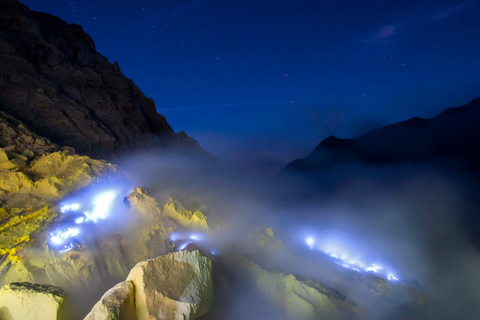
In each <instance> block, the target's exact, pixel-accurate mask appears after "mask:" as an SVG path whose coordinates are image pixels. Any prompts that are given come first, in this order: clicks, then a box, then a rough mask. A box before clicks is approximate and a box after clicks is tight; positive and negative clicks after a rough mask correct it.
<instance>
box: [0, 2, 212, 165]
mask: <svg viewBox="0 0 480 320" xmlns="http://www.w3.org/2000/svg"><path fill="white" fill-rule="evenodd" d="M0 110H2V111H4V112H5V113H7V114H8V115H10V116H13V117H15V118H16V119H18V120H20V121H22V122H23V123H24V124H26V125H27V126H28V127H29V128H31V129H32V130H33V131H34V132H35V133H37V134H39V135H41V136H44V137H46V138H48V139H50V140H51V141H53V142H55V143H56V144H58V145H61V146H70V147H73V148H75V149H76V150H77V151H78V152H79V153H81V154H86V155H89V156H91V157H96V158H109V159H113V158H115V157H117V156H119V155H121V154H123V153H125V152H126V151H131V150H143V149H159V148H160V149H165V148H167V149H182V150H183V149H186V150H189V151H190V152H192V153H194V154H199V155H203V156H208V157H211V156H210V155H209V154H208V153H207V152H206V151H204V150H203V149H202V148H201V147H200V146H199V144H198V142H197V141H196V140H194V139H192V138H190V137H188V136H187V135H186V134H185V133H183V132H180V133H178V134H176V133H175V132H174V131H173V130H172V128H171V127H170V125H169V124H168V123H167V121H166V119H165V117H164V116H162V115H160V114H158V113H157V112H156V109H155V104H154V102H153V100H152V99H149V98H147V97H145V95H144V94H143V93H142V92H141V91H140V90H139V89H138V87H137V86H136V85H135V84H134V83H133V81H132V80H130V79H128V78H126V77H125V76H124V75H123V74H122V72H121V71H120V68H119V65H118V63H116V62H115V63H113V64H111V63H110V62H109V61H108V60H107V58H105V57H103V56H102V55H101V54H100V53H98V52H97V51H96V49H95V44H94V42H93V40H92V38H91V37H90V36H89V35H87V34H86V33H85V32H84V31H83V30H82V27H81V26H79V25H76V24H67V23H66V22H65V21H63V20H61V19H59V18H57V17H54V16H52V15H49V14H46V13H40V12H34V11H30V10H29V9H28V8H27V7H26V6H24V5H22V4H21V3H19V2H17V1H11V0H0ZM8 134H9V135H11V136H15V137H16V136H21V134H20V133H19V132H17V130H8ZM24 141H25V143H30V144H32V143H33V144H35V145H38V146H41V145H42V144H45V145H48V144H49V143H48V141H46V140H40V141H36V140H32V139H28V138H27V139H24Z"/></svg>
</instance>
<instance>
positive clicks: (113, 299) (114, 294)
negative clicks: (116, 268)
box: [84, 281, 136, 320]
mask: <svg viewBox="0 0 480 320" xmlns="http://www.w3.org/2000/svg"><path fill="white" fill-rule="evenodd" d="M135 317H136V313H135V298H134V287H133V282H131V281H123V282H120V283H119V284H117V285H116V286H115V287H113V288H112V289H110V290H108V291H107V292H105V294H104V295H103V296H102V298H101V299H100V301H98V302H97V303H96V304H95V306H94V307H93V308H92V311H90V313H89V314H87V316H86V317H85V319H84V320H133V319H135Z"/></svg>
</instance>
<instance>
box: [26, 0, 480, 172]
mask: <svg viewBox="0 0 480 320" xmlns="http://www.w3.org/2000/svg"><path fill="white" fill-rule="evenodd" d="M22 2H23V3H25V4H26V5H27V6H28V7H30V9H32V10H36V11H42V12H48V13H50V14H53V15H56V16H59V17H60V18H62V19H63V20H65V21H67V22H69V23H77V24H80V25H82V26H83V27H84V30H85V31H86V32H87V33H89V34H90V35H91V36H92V38H93V39H94V41H95V43H96V46H97V50H98V51H100V52H101V53H102V54H103V55H104V56H106V57H107V58H108V59H109V60H110V61H111V62H113V61H118V62H119V64H120V68H121V69H122V71H123V73H124V74H125V75H126V76H127V77H129V78H131V79H133V80H134V82H135V83H136V84H137V86H138V87H139V88H140V89H141V90H142V91H143V92H144V93H145V95H147V96H148V97H151V98H153V99H154V100H155V103H156V105H157V110H158V111H159V112H160V113H161V114H163V115H165V116H166V117H167V120H168V121H169V123H170V124H171V125H172V127H173V129H174V130H175V131H185V132H187V134H189V135H191V136H193V137H194V138H196V139H197V140H199V141H200V143H201V144H202V146H203V147H204V148H205V149H207V150H209V151H210V152H212V153H213V154H214V155H215V156H217V157H218V158H219V159H220V160H222V161H223V162H224V163H226V164H227V166H231V167H235V168H237V169H242V168H243V169H245V168H248V170H249V171H258V170H260V171H263V170H264V172H273V171H274V170H276V169H279V168H280V167H281V166H283V165H285V164H286V163H287V162H289V161H291V160H293V159H295V158H298V157H303V156H305V155H307V154H308V153H309V152H311V150H312V149H313V148H314V147H315V146H316V145H317V144H318V143H319V142H320V141H321V140H323V139H324V138H326V137H327V136H329V135H332V134H333V135H335V136H337V137H341V138H349V137H354V136H357V135H359V134H362V133H365V132H366V131H368V130H371V129H374V128H377V127H379V126H383V125H386V124H391V123H394V122H398V121H402V120H405V119H407V118H410V117H413V116H421V117H432V116H434V115H436V114H437V113H439V112H441V111H442V110H443V109H445V108H447V107H454V106H460V105H462V104H466V103H468V102H469V101H470V100H471V99H473V98H475V97H477V96H480V0H478V1H441V0H435V1H410V0H403V1H400V0H398V1H381V0H380V1H378V0H377V1H362V0H349V1H341V0H335V1H331V0H326V1H318V0H317V1H314V0H311V1H301V0H276V1H261V0H256V1H253V0H242V1H239V0H228V1H226V0H148V1H147V0H136V1H126V0H108V1H104V0H96V1H91V0H82V1H77V0H76V1H51V0H48V1H47V0H28V1H22Z"/></svg>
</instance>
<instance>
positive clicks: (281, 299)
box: [230, 255, 361, 319]
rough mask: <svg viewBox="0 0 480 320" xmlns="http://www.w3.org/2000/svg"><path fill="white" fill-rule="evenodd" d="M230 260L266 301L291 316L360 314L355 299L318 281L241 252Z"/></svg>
mask: <svg viewBox="0 0 480 320" xmlns="http://www.w3.org/2000/svg"><path fill="white" fill-rule="evenodd" d="M232 257H233V256H232ZM230 263H233V265H232V267H233V268H238V269H237V270H239V271H240V272H242V273H245V274H246V275H247V277H248V278H250V280H251V281H253V283H254V284H255V285H256V288H257V290H259V291H260V293H261V294H262V295H263V297H264V298H265V299H266V300H267V301H269V302H270V303H271V304H272V305H274V306H275V307H276V308H280V309H282V310H283V311H284V312H285V313H286V314H287V315H288V316H289V318H291V319H351V318H358V316H359V315H360V314H361V311H360V310H359V308H358V307H357V306H356V305H355V303H353V302H352V301H351V300H349V299H347V297H346V296H344V295H343V294H341V293H340V292H338V291H336V290H334V289H332V288H329V287H327V286H325V285H324V284H322V283H321V282H319V281H315V280H311V279H304V278H297V277H296V276H295V275H293V274H285V273H277V272H270V271H267V270H265V269H263V268H262V267H260V266H259V265H258V264H256V263H255V262H253V261H252V260H250V259H248V258H246V257H243V256H240V255H237V256H236V257H234V258H233V260H232V261H231V262H230Z"/></svg>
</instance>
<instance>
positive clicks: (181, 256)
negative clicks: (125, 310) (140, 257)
mask: <svg viewBox="0 0 480 320" xmlns="http://www.w3.org/2000/svg"><path fill="white" fill-rule="evenodd" d="M127 281H132V282H133V283H134V286H135V306H136V312H137V319H138V320H153V319H178V320H180V319H181V320H186V319H197V318H198V317H200V316H202V315H204V314H206V313H207V312H208V310H209V309H210V307H211V305H212V301H213V281H212V261H211V260H210V259H209V258H207V257H204V256H202V255H201V254H200V252H199V251H188V250H184V251H179V252H174V253H169V254H167V255H165V256H162V257H158V258H155V259H151V260H147V261H144V262H140V263H138V264H137V265H136V266H135V267H134V268H133V269H132V270H131V271H130V274H129V275H128V277H127Z"/></svg>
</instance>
